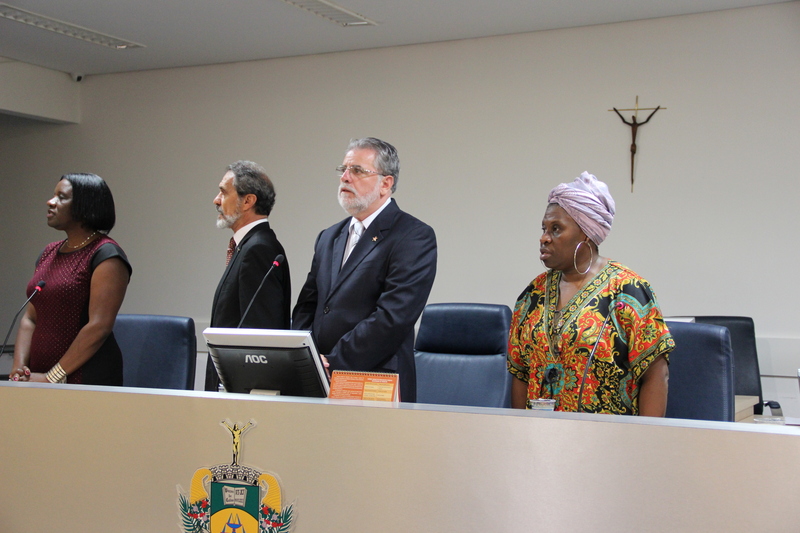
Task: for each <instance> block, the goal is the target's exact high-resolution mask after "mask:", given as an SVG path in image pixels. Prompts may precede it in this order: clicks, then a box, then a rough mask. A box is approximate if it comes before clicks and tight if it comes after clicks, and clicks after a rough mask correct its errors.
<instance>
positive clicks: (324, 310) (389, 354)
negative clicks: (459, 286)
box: [292, 137, 436, 402]
mask: <svg viewBox="0 0 800 533" xmlns="http://www.w3.org/2000/svg"><path fill="white" fill-rule="evenodd" d="M336 171H337V175H338V176H339V203H340V204H341V206H342V207H343V208H344V210H345V211H347V212H348V213H349V214H350V215H351V216H350V217H348V218H346V219H344V220H342V221H341V222H339V223H337V224H335V225H333V226H331V227H330V228H328V229H326V230H324V231H323V232H322V233H320V234H319V236H318V237H317V242H316V244H315V247H314V259H313V260H312V263H311V271H310V272H309V274H308V279H307V280H306V283H305V285H304V286H303V289H302V290H301V292H300V296H299V297H298V300H297V305H296V306H295V308H294V312H293V315H292V327H293V328H294V329H310V330H311V331H312V333H313V336H314V340H315V342H316V344H317V348H318V349H319V352H320V353H321V354H324V355H325V357H326V358H327V362H328V363H329V365H330V369H333V370H338V369H341V370H358V371H375V372H395V373H399V374H400V396H401V400H403V401H406V402H413V401H416V396H417V391H416V367H415V365H414V324H415V323H416V321H417V319H418V318H419V316H420V314H421V313H422V310H423V309H424V307H425V303H426V302H427V300H428V295H429V294H430V291H431V287H432V286H433V280H434V277H435V275H436V236H435V234H434V232H433V229H432V228H431V227H430V226H428V225H427V224H425V223H423V222H421V221H420V220H418V219H416V218H414V217H413V216H411V215H409V214H408V213H405V212H403V211H401V210H400V208H399V207H398V206H397V203H396V202H395V201H394V200H393V199H392V193H393V192H394V191H395V189H396V187H397V179H398V174H399V172H400V161H399V159H398V157H397V151H396V150H395V148H394V147H393V146H392V145H391V144H389V143H387V142H384V141H381V140H379V139H375V138H371V137H368V138H365V139H356V140H353V141H351V142H350V146H348V148H347V153H346V155H345V158H344V162H343V163H342V166H340V167H338V168H337V169H336Z"/></svg>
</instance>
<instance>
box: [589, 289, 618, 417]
mask: <svg viewBox="0 0 800 533" xmlns="http://www.w3.org/2000/svg"><path fill="white" fill-rule="evenodd" d="M623 307H625V304H624V303H622V302H617V303H616V305H614V308H613V309H612V308H611V306H610V305H609V306H608V314H607V315H606V319H605V320H603V325H602V326H600V333H598V334H597V340H596V341H595V342H594V346H593V347H592V353H590V354H589V359H587V360H586V366H584V367H583V377H582V378H581V388H580V389H578V412H579V413H580V412H582V411H583V404H582V403H581V399H582V398H583V386H584V385H585V384H586V374H588V373H589V365H591V364H592V359H594V352H596V351H597V345H598V344H600V339H602V338H603V331H604V330H605V329H606V324H608V319H609V318H611V313H612V312H613V311H619V310H620V309H622V308H623Z"/></svg>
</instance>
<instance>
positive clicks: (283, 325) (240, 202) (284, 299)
mask: <svg viewBox="0 0 800 533" xmlns="http://www.w3.org/2000/svg"><path fill="white" fill-rule="evenodd" d="M214 205H215V206H216V208H217V212H218V213H219V216H218V218H217V227H218V228H221V229H222V228H230V229H231V230H233V237H232V238H231V240H230V243H229V247H228V258H227V266H226V268H225V273H224V274H223V275H222V279H221V280H220V282H219V285H218V286H217V291H216V293H215V294H214V305H213V307H212V310H211V326H212V327H218V328H235V327H237V326H239V322H240V321H241V320H242V315H243V314H244V312H245V310H246V309H247V306H248V305H249V304H250V300H251V299H252V298H253V296H254V295H255V294H256V290H257V289H258V286H259V284H260V283H261V280H262V279H263V278H264V275H265V274H266V273H267V271H268V270H269V269H270V267H271V266H272V264H273V261H274V260H275V258H276V257H277V256H278V255H279V254H283V253H284V251H283V246H281V243H280V242H278V239H277V237H275V232H274V231H272V229H271V228H270V227H269V222H268V221H267V217H268V216H269V214H270V212H271V211H272V207H273V206H274V205H275V188H274V187H273V185H272V181H270V179H269V177H267V173H266V172H265V171H264V169H263V168H262V167H261V166H259V165H257V164H256V163H253V162H252V161H237V162H236V163H233V164H232V165H229V166H228V171H227V172H226V173H225V175H224V176H223V177H222V181H221V182H220V184H219V194H217V196H216V198H214ZM291 296H292V295H291V283H290V279H289V264H288V263H287V262H286V261H285V260H284V261H283V262H282V264H280V265H279V266H277V267H275V269H274V270H273V271H272V273H271V274H270V275H269V277H267V279H266V281H265V282H264V285H263V287H261V290H260V291H259V293H258V296H257V297H256V299H255V301H253V305H252V307H251V308H250V311H248V313H247V316H245V318H244V322H242V324H241V327H243V328H261V329H289V327H290V314H289V310H290V301H291ZM218 387H219V376H217V372H216V369H215V368H214V364H213V363H212V361H211V358H210V357H209V359H208V366H207V368H206V387H205V388H206V390H211V391H216V390H218Z"/></svg>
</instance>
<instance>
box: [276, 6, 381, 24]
mask: <svg viewBox="0 0 800 533" xmlns="http://www.w3.org/2000/svg"><path fill="white" fill-rule="evenodd" d="M283 1H284V2H286V3H287V4H290V5H293V6H295V7H299V8H300V9H303V10H305V11H308V12H309V13H314V14H315V15H317V16H320V17H322V18H324V19H327V20H329V21H331V22H335V23H336V24H339V25H340V26H345V27H347V26H377V25H378V23H377V22H375V21H374V20H370V19H368V18H367V17H365V16H364V15H359V14H358V13H356V12H355V11H350V10H349V9H345V8H343V7H342V6H339V5H336V4H334V3H333V2H328V0H283Z"/></svg>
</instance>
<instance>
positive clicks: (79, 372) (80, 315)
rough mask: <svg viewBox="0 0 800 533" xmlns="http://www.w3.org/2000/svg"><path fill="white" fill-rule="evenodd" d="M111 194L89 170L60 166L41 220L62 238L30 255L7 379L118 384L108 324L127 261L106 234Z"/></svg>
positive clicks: (126, 276) (117, 357)
mask: <svg viewBox="0 0 800 533" xmlns="http://www.w3.org/2000/svg"><path fill="white" fill-rule="evenodd" d="M115 221H116V215H115V212H114V198H113V196H112V195H111V191H110V190H109V188H108V185H106V182H105V181H103V179H102V178H100V177H99V176H97V175H95V174H66V175H65V176H63V177H62V178H61V180H60V181H59V182H58V184H57V185H56V189H55V193H54V195H53V197H52V198H51V199H50V200H49V201H48V202H47V225H48V226H50V227H51V228H55V229H57V230H61V231H63V232H65V233H66V235H67V238H66V239H64V240H63V241H58V242H54V243H51V244H49V245H48V246H47V247H45V249H44V251H43V252H42V254H41V255H40V256H39V259H38V260H37V261H36V270H35V271H34V274H33V277H32V278H31V281H30V282H29V283H28V289H27V293H28V296H30V295H31V294H32V293H33V291H34V290H37V285H41V284H40V282H41V281H44V282H45V284H44V286H43V288H42V290H41V292H40V294H37V295H36V296H34V298H33V299H32V300H31V302H30V303H29V304H28V306H27V308H26V309H25V314H24V315H23V317H22V319H21V320H20V324H19V330H18V332H17V340H16V343H15V345H14V365H13V367H12V372H11V374H10V375H9V380H11V381H38V382H45V383H47V382H49V383H59V382H62V383H63V382H67V383H84V384H93V385H122V354H121V353H120V350H119V346H117V342H116V340H115V339H114V334H113V333H112V328H113V327H114V322H115V320H116V318H117V312H118V311H119V308H120V306H121V305H122V300H123V298H125V291H126V289H127V287H128V281H129V280H130V275H131V266H130V263H128V258H127V257H126V256H125V252H123V251H122V249H121V248H120V247H119V245H118V244H117V243H116V242H115V241H114V240H113V239H111V238H110V237H108V232H109V231H111V228H113V227H114V222H115Z"/></svg>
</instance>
